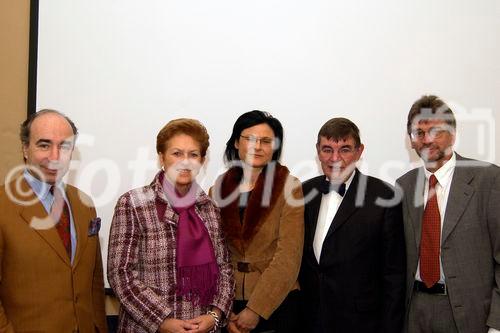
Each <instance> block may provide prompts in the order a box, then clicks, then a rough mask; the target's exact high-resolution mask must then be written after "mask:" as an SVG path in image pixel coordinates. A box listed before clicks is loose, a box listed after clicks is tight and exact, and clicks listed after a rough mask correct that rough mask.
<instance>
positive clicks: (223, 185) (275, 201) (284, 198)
mask: <svg viewBox="0 0 500 333" xmlns="http://www.w3.org/2000/svg"><path fill="white" fill-rule="evenodd" d="M282 142H283V128H282V126H281V123H280V122H279V121H278V120H277V119H276V118H273V117H272V116H271V115H270V114H268V113H265V112H262V111H251V112H247V113H245V114H243V115H241V116H240V117H239V118H238V119H237V120H236V123H235V124H234V127H233V133H232V135H231V137H230V139H229V140H228V141H227V144H226V150H225V159H226V162H227V163H228V167H229V169H228V171H227V172H226V173H224V174H223V175H221V176H220V177H219V178H218V180H217V182H216V183H215V185H214V187H213V188H212V193H211V194H212V197H213V199H214V200H215V201H216V203H217V204H218V206H219V207H220V208H221V217H222V229H223V230H224V233H225V235H226V238H227V241H228V245H229V250H230V252H231V256H232V259H231V261H232V264H233V269H234V275H235V280H236V299H235V302H234V306H233V313H232V314H231V317H230V322H229V324H228V327H227V330H228V331H229V332H230V333H239V332H243V333H245V332H250V331H251V332H266V331H273V332H277V333H280V332H283V333H285V332H286V333H290V332H295V331H296V330H297V327H298V320H299V318H300V313H299V300H298V283H297V276H298V272H299V268H300V261H301V257H302V246H303V236H304V226H303V198H302V189H301V186H300V182H299V181H298V179H297V178H295V177H293V176H291V175H290V173H289V171H288V169H287V168H286V167H285V166H282V165H280V164H279V163H278V160H279V157H280V154H281V148H282Z"/></svg>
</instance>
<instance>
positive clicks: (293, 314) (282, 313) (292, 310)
mask: <svg viewBox="0 0 500 333" xmlns="http://www.w3.org/2000/svg"><path fill="white" fill-rule="evenodd" d="M299 298H300V294H299V291H298V290H292V291H291V292H290V293H289V294H288V295H287V296H286V298H285V300H284V301H283V302H282V303H281V305H280V306H279V307H278V308H277V309H276V310H275V311H274V312H273V314H272V315H271V316H270V317H269V319H268V320H265V319H263V318H260V321H259V324H258V325H257V327H256V328H254V329H253V330H252V333H300V325H299V321H300V318H301V317H300V299H299ZM246 305H247V301H234V304H233V312H234V313H239V312H241V310H243V309H244V308H245V307H246ZM222 332H223V333H227V332H228V331H227V330H226V329H225V328H223V329H222Z"/></svg>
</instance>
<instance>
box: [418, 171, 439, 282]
mask: <svg viewBox="0 0 500 333" xmlns="http://www.w3.org/2000/svg"><path fill="white" fill-rule="evenodd" d="M436 184H437V179H436V176H434V175H431V177H430V178H429V192H428V197H427V205H426V206H425V210H424V216H423V219H422V239H421V240H420V278H421V279H422V281H423V282H424V283H425V285H426V286H427V288H430V287H432V286H433V285H434V284H435V283H436V282H438V281H439V250H440V248H441V216H440V215H439V206H438V202H437V195H436Z"/></svg>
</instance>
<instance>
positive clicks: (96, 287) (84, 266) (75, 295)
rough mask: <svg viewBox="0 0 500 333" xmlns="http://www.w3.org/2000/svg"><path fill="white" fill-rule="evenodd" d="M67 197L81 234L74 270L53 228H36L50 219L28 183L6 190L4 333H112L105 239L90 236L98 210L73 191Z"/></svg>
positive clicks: (1, 291)
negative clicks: (109, 331) (107, 313)
mask: <svg viewBox="0 0 500 333" xmlns="http://www.w3.org/2000/svg"><path fill="white" fill-rule="evenodd" d="M16 184H17V186H16ZM16 187H18V188H16ZM9 193H10V194H11V195H9ZM22 193H24V194H25V195H24V196H23V195H22ZM26 194H28V195H26ZM66 195H67V198H68V201H69V204H70V209H71V211H72V215H73V221H74V224H75V228H76V233H77V248H76V254H75V258H74V262H73V265H72V264H71V262H70V258H69V257H68V255H67V253H66V251H65V249H64V246H63V244H62V241H61V239H60V238H59V235H58V233H57V230H56V229H55V228H54V227H53V226H52V227H50V228H48V229H45V230H43V229H36V228H33V227H32V224H31V223H33V222H35V223H36V222H37V221H38V222H39V221H40V220H37V218H38V219H49V217H48V216H47V212H46V211H45V209H44V207H43V205H42V203H41V202H40V201H39V200H38V199H37V198H36V195H35V194H34V193H33V192H32V191H31V188H30V186H29V185H28V183H27V182H26V180H25V179H24V177H22V176H20V177H19V178H17V179H16V180H14V181H13V182H11V183H9V184H6V185H4V186H2V187H1V188H0V332H50V333H53V332H54V333H58V332H61V333H63V332H64V333H66V332H73V331H76V330H78V331H79V332H80V333H87V332H106V323H105V310H104V283H103V271H102V261H101V252H100V247H99V237H98V235H92V236H88V230H89V224H90V222H91V220H92V219H94V218H95V217H96V213H95V209H94V206H93V204H92V201H91V199H90V198H89V197H87V196H86V195H85V194H84V193H82V192H80V191H79V190H78V189H77V188H75V187H73V186H70V185H68V186H67V188H66ZM12 197H15V198H17V199H24V201H25V202H29V201H32V202H33V203H32V204H31V205H22V204H19V203H15V202H13V201H12V200H11V198H12ZM46 221H50V220H46Z"/></svg>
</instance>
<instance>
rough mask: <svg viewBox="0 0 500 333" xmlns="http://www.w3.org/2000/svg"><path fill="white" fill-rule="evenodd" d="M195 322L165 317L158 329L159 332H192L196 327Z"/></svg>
mask: <svg viewBox="0 0 500 333" xmlns="http://www.w3.org/2000/svg"><path fill="white" fill-rule="evenodd" d="M198 327H199V326H198V325H197V324H193V323H190V322H189V321H185V320H180V319H175V318H167V319H165V320H164V321H163V323H161V325H160V328H159V331H160V333H184V332H192V331H193V330H196V329H198Z"/></svg>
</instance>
